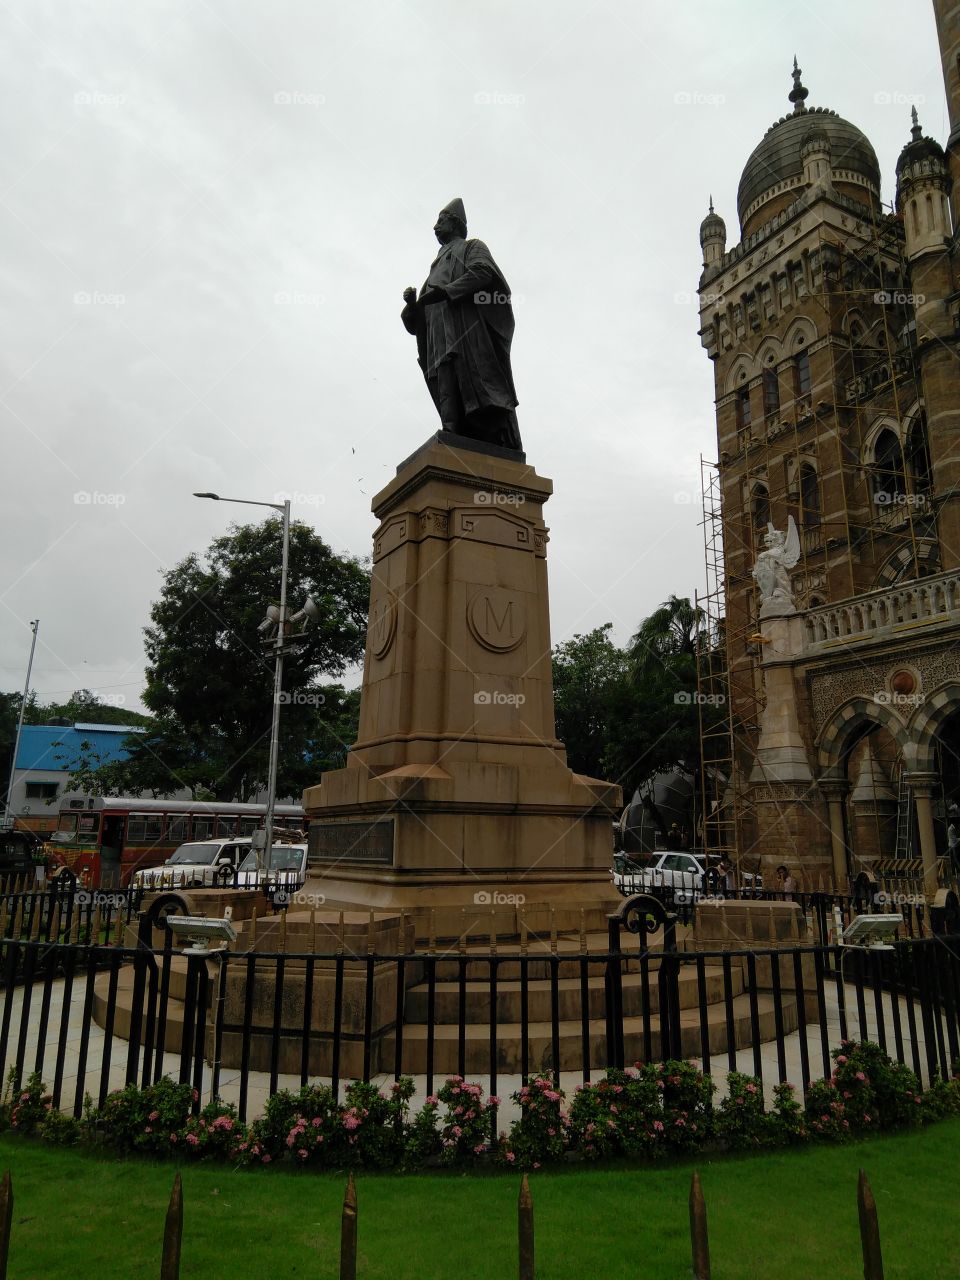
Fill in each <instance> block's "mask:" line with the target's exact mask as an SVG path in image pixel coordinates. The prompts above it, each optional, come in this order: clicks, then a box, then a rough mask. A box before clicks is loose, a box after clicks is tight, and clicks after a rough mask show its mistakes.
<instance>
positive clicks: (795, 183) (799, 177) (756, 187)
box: [737, 58, 880, 235]
mask: <svg viewBox="0 0 960 1280" xmlns="http://www.w3.org/2000/svg"><path fill="white" fill-rule="evenodd" d="M801 74H802V73H801V71H800V68H799V67H798V66H797V60H796V58H794V60H793V88H792V89H791V91H790V95H789V97H790V101H791V102H792V103H793V113H792V114H791V115H789V116H784V117H783V118H782V119H781V120H778V121H777V122H776V124H773V125H771V126H770V128H769V129H768V130H767V132H766V133H765V134H764V136H763V139H762V140H761V142H760V143H759V144H758V146H756V147H755V148H754V150H753V153H752V154H751V156H750V158H749V159H748V160H747V163H746V165H745V166H744V170H743V174H742V176H741V178H740V187H739V189H738V191H737V212H738V214H739V215H740V228H741V231H742V233H743V234H744V235H749V234H750V233H751V232H753V231H756V230H757V228H758V227H760V226H762V225H763V224H764V223H765V222H769V221H770V219H771V218H772V217H773V216H774V215H775V214H777V213H779V212H780V211H781V210H782V209H785V208H786V207H787V205H790V204H792V203H793V202H794V201H795V200H796V199H797V197H798V196H799V195H801V194H802V192H803V191H804V190H808V189H811V188H815V189H819V190H821V191H825V190H828V189H829V188H830V187H831V186H833V187H834V188H835V189H837V190H838V191H840V192H841V193H842V194H843V195H848V196H851V197H852V198H853V199H854V200H858V201H859V202H860V203H861V204H864V205H872V206H873V207H874V208H876V209H878V210H879V207H880V165H879V163H878V161H877V156H876V153H875V152H874V149H873V147H872V146H871V145H870V142H869V139H868V138H867V137H866V136H865V135H864V134H863V133H861V131H860V130H859V129H858V128H857V127H856V125H854V124H851V123H850V121H849V120H844V119H843V118H842V116H838V115H837V113H836V112H835V111H831V110H830V109H829V108H827V107H808V106H807V105H806V99H807V97H808V96H809V90H808V89H807V88H806V87H805V86H804V85H803V84H802V82H801V80H800V76H801Z"/></svg>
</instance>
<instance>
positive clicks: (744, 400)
mask: <svg viewBox="0 0 960 1280" xmlns="http://www.w3.org/2000/svg"><path fill="white" fill-rule="evenodd" d="M752 417H753V415H752V413H751V410H750V388H749V387H741V388H740V390H739V391H738V392H737V428H738V430H740V431H746V430H747V428H748V427H749V426H750V422H751V420H752Z"/></svg>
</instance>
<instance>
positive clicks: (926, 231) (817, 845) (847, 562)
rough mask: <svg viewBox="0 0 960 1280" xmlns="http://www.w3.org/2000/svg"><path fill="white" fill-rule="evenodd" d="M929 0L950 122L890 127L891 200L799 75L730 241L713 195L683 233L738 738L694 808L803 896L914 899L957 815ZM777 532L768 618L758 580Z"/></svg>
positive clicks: (745, 183) (956, 98) (957, 402)
mask: <svg viewBox="0 0 960 1280" xmlns="http://www.w3.org/2000/svg"><path fill="white" fill-rule="evenodd" d="M934 7H935V10H936V17H937V28H938V35H939V41H940V48H941V55H942V59H943V67H944V78H945V83H946V89H947V99H948V104H949V111H950V122H951V130H952V131H951V135H950V138H949V139H947V140H946V143H945V145H942V144H941V143H940V142H939V141H937V140H935V139H934V138H931V137H928V136H925V135H924V132H923V129H922V126H921V123H920V121H919V120H918V118H917V114H916V111H915V110H914V112H913V119H912V128H910V127H909V126H908V125H907V122H906V121H905V130H904V132H905V145H904V148H903V151H902V152H901V155H900V157H899V160H898V162H897V167H896V179H897V185H896V204H895V207H894V208H893V209H890V208H889V207H884V205H883V204H882V202H881V174H880V167H879V164H878V161H877V157H876V154H875V152H874V149H873V147H872V146H871V144H870V141H869V139H868V138H867V137H866V136H865V135H864V134H863V133H862V132H861V130H860V129H859V128H857V126H856V125H855V124H853V123H851V122H850V121H848V120H845V119H843V118H842V117H841V116H839V115H838V114H837V113H836V112H835V111H833V110H830V109H829V108H826V107H817V106H811V105H808V102H807V99H808V97H809V92H808V89H807V88H806V86H805V85H804V84H803V81H802V73H801V70H800V68H799V67H798V66H797V63H796V60H794V69H793V85H792V88H791V90H790V92H789V101H790V103H791V107H792V109H791V110H790V112H789V114H787V115H785V116H783V117H782V118H781V119H779V120H777V121H776V122H775V123H774V124H772V125H771V126H770V128H769V129H768V130H767V131H766V133H765V134H764V136H763V137H762V139H761V140H760V142H759V143H758V144H757V146H756V147H755V148H754V150H753V152H752V153H751V155H750V157H749V159H748V160H747V162H746V165H745V166H744V169H743V174H742V176H741V179H740V184H739V189H738V194H737V215H738V221H739V239H738V240H737V242H736V243H734V244H732V245H729V244H728V243H727V228H726V224H725V222H724V220H723V219H722V218H721V217H720V216H719V215H718V214H717V213H716V212H715V211H714V209H713V202H712V200H711V202H710V212H709V213H708V215H707V217H706V218H705V219H704V221H703V223H702V225H701V231H700V241H701V246H702V249H703V273H702V276H701V278H700V288H699V295H700V337H701V340H702V344H703V346H704V349H705V350H706V352H707V354H708V356H709V357H710V359H711V360H712V361H713V365H714V378H715V394H716V415H717V440H718V469H717V474H716V482H717V489H718V493H719V499H720V501H719V513H718V518H719V521H720V523H721V524H722V545H723V570H722V601H721V608H720V609H719V610H718V611H717V616H718V617H719V616H720V614H722V615H723V634H724V638H725V645H726V665H725V669H724V672H723V681H724V687H725V688H726V690H727V696H728V707H729V713H730V737H729V741H730V742H731V744H732V746H731V748H730V752H729V759H728V761H727V762H726V767H725V768H723V769H721V770H715V771H714V772H715V774H716V775H718V776H723V777H724V778H725V779H726V785H725V787H724V789H723V792H722V794H720V792H719V788H718V793H717V795H715V796H714V797H713V800H712V801H711V802H710V803H711V804H712V805H713V810H714V812H715V813H718V814H723V815H725V821H727V823H728V826H729V829H730V830H731V831H732V832H734V833H735V836H734V837H732V838H731V840H730V844H731V847H733V848H735V850H736V853H737V855H738V856H739V857H740V859H741V860H742V861H743V862H745V863H746V864H747V865H748V866H750V867H751V868H752V866H753V865H755V864H756V863H760V864H761V865H762V866H763V867H764V868H765V869H767V870H768V871H770V872H771V873H772V871H773V869H774V868H775V867H776V866H777V864H779V863H781V862H785V863H787V864H788V865H789V866H790V867H791V868H792V869H794V870H795V871H797V872H799V873H800V875H801V876H802V878H803V880H804V882H805V883H806V884H807V885H808V886H814V887H815V886H816V884H817V883H821V882H822V883H824V884H830V883H832V884H836V885H838V886H839V885H845V884H846V883H847V882H848V881H849V879H850V877H851V876H855V875H857V874H859V873H860V872H862V871H867V872H868V874H871V875H875V874H877V873H878V871H879V872H881V873H882V872H883V871H884V870H887V871H890V870H891V869H893V870H900V871H903V872H907V873H916V874H917V876H918V877H919V875H921V874H922V876H923V878H924V882H925V886H926V889H927V890H928V891H930V892H932V891H933V889H934V887H935V884H936V881H937V878H938V876H939V878H940V880H941V882H942V881H943V879H944V876H945V875H946V873H947V870H948V863H949V859H948V858H947V857H946V855H947V847H948V842H949V840H952V839H953V838H954V836H953V834H952V833H948V828H950V826H951V817H952V815H951V807H952V806H954V805H960V364H958V357H960V350H958V345H960V247H958V232H957V227H958V224H960V9H958V8H957V7H956V6H955V5H953V4H951V3H947V2H946V0H938V2H937V3H935V5H934ZM791 520H792V522H793V525H794V526H795V528H796V530H797V538H796V539H795V543H794V545H795V554H794V556H793V557H791V559H792V561H793V562H792V563H790V565H789V574H790V588H791V594H792V600H790V601H789V603H788V605H786V606H784V607H783V608H780V609H778V610H775V611H774V613H775V614H776V616H768V615H769V614H770V610H769V609H768V608H767V607H766V606H764V607H763V608H761V605H762V602H761V600H760V599H759V598H758V587H757V582H756V580H755V579H754V577H753V573H752V571H753V567H754V565H755V564H756V561H757V557H758V555H759V554H760V552H761V551H762V549H763V546H764V543H763V538H764V535H765V533H766V532H767V531H768V529H769V527H770V525H772V526H773V527H774V528H775V529H777V530H780V531H783V532H787V531H788V530H789V528H790V523H791ZM765 615H767V616H765ZM958 825H960V822H958V823H954V828H955V827H956V826H958ZM771 880H772V875H771Z"/></svg>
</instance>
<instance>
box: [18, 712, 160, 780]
mask: <svg viewBox="0 0 960 1280" xmlns="http://www.w3.org/2000/svg"><path fill="white" fill-rule="evenodd" d="M142 732H143V730H142V729H140V728H137V727H136V726H134V725H129V724H83V725H81V724H77V725H54V724H25V725H24V726H23V732H22V734H21V736H20V750H19V751H18V752H17V769H43V770H47V771H50V772H53V773H63V772H65V771H66V770H69V769H73V768H75V766H76V764H77V762H78V761H79V759H80V757H81V755H86V756H87V758H88V759H89V760H90V761H91V763H92V764H93V766H94V768H95V767H96V765H97V763H98V761H99V763H101V764H109V763H111V762H112V761H114V760H125V759H126V758H127V756H128V755H129V752H128V751H125V750H124V748H123V743H124V741H125V740H126V739H127V738H128V737H129V736H130V735H131V734H134V733H142ZM84 742H86V743H89V749H88V750H87V749H83V748H82V747H81V743H84Z"/></svg>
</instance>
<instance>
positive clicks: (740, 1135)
mask: <svg viewBox="0 0 960 1280" xmlns="http://www.w3.org/2000/svg"><path fill="white" fill-rule="evenodd" d="M832 1056H833V1061H834V1068H833V1073H832V1074H831V1076H830V1077H829V1078H827V1079H824V1080H817V1081H814V1082H812V1083H811V1084H810V1085H808V1088H807V1094H806V1100H805V1104H801V1102H800V1101H799V1100H798V1098H797V1096H796V1091H795V1089H794V1087H793V1085H791V1084H788V1083H782V1084H779V1085H777V1087H776V1088H775V1089H774V1103H773V1106H772V1108H769V1109H768V1108H767V1106H766V1102H765V1100H764V1093H763V1086H762V1082H761V1081H760V1080H759V1079H758V1078H756V1077H754V1076H749V1075H744V1074H742V1073H740V1072H736V1071H734V1072H731V1073H730V1074H729V1075H728V1076H727V1077H726V1082H727V1092H726V1096H725V1097H724V1098H723V1100H722V1101H721V1102H720V1104H719V1105H718V1106H715V1105H714V1093H715V1092H716V1085H715V1083H714V1081H713V1080H712V1079H711V1078H710V1077H709V1076H705V1075H704V1074H703V1072H702V1071H700V1070H699V1069H698V1067H697V1066H696V1064H695V1063H693V1062H657V1063H646V1064H643V1065H641V1064H640V1063H637V1064H636V1066H634V1067H631V1068H627V1069H625V1070H610V1071H607V1072H606V1073H605V1074H604V1076H603V1077H602V1078H601V1079H599V1080H597V1081H595V1082H591V1083H590V1084H583V1085H580V1086H579V1087H578V1088H577V1090H576V1091H575V1093H574V1095H573V1097H572V1099H571V1100H570V1103H569V1106H568V1105H567V1099H566V1097H565V1095H564V1093H563V1091H562V1090H561V1089H560V1088H559V1087H557V1085H556V1084H555V1083H554V1081H553V1080H552V1079H551V1078H550V1077H548V1076H544V1075H538V1076H534V1077H532V1078H531V1079H529V1080H527V1081H526V1082H525V1083H524V1085H523V1087H522V1088H521V1089H520V1090H519V1091H518V1092H517V1093H515V1094H513V1100H514V1102H516V1103H517V1105H518V1107H519V1110H520V1115H519V1118H518V1119H517V1120H516V1121H515V1122H514V1123H513V1125H511V1127H510V1130H509V1132H500V1133H499V1134H498V1135H497V1136H496V1138H494V1135H495V1134H497V1129H496V1116H497V1109H498V1107H499V1106H500V1099H499V1098H496V1097H486V1098H485V1097H484V1094H483V1090H482V1089H481V1087H480V1085H479V1084H471V1083H470V1082H469V1081H466V1080H463V1079H462V1078H461V1077H460V1076H451V1077H450V1078H449V1079H448V1080H447V1081H446V1083H445V1084H444V1085H443V1087H442V1088H441V1089H440V1090H439V1091H438V1093H437V1094H436V1095H435V1096H431V1097H429V1098H427V1100H426V1102H425V1103H424V1105H423V1106H422V1107H421V1108H420V1109H419V1111H417V1112H416V1113H415V1114H411V1109H410V1099H411V1097H412V1096H413V1090H414V1085H413V1081H412V1080H411V1079H409V1078H408V1077H405V1078H403V1079H401V1080H398V1081H396V1082H395V1083H394V1085H393V1086H392V1087H391V1088H390V1089H385V1090H381V1089H378V1088H377V1087H376V1086H375V1085H372V1084H365V1083H363V1082H362V1081H359V1080H355V1081H353V1082H352V1083H351V1084H349V1085H348V1086H347V1088H346V1090H345V1093H344V1097H343V1099H342V1100H341V1101H338V1100H337V1099H336V1098H334V1096H333V1093H332V1092H331V1090H330V1089H329V1088H327V1086H326V1085H319V1084H313V1085H307V1086H305V1087H304V1088H302V1089H300V1090H299V1091H297V1092H292V1091H290V1090H283V1091H281V1092H280V1093H277V1094H275V1095H274V1096H273V1097H272V1098H271V1099H270V1101H269V1102H268V1103H267V1106H266V1109H265V1111H264V1114H263V1115H262V1116H261V1117H260V1118H259V1119H257V1120H255V1121H253V1123H252V1124H244V1123H243V1122H242V1121H241V1120H240V1119H239V1118H238V1116H237V1113H236V1109H235V1108H234V1107H233V1106H231V1105H229V1104H227V1103H224V1102H220V1101H214V1102H211V1103H209V1104H208V1105H207V1106H205V1107H203V1108H202V1109H200V1110H199V1111H198V1112H197V1114H194V1108H195V1107H196V1105H197V1102H198V1099H197V1097H196V1094H195V1092H194V1091H193V1090H192V1089H191V1087H190V1086H189V1085H185V1084H175V1083H174V1082H173V1081H172V1080H169V1079H167V1078H164V1079H162V1080H159V1081H158V1082H157V1083H156V1084H153V1085H149V1086H148V1087H146V1088H143V1089H141V1088H138V1087H137V1086H136V1085H128V1086H127V1087H126V1088H125V1089H121V1090H118V1091H117V1092H115V1093H112V1094H110V1095H109V1097H108V1098H107V1099H106V1101H105V1102H104V1105H103V1106H102V1107H101V1108H100V1109H99V1110H96V1109H95V1108H94V1107H93V1106H92V1104H91V1103H90V1100H89V1099H88V1100H87V1105H86V1106H85V1108H84V1113H83V1116H82V1117H81V1118H80V1119H74V1118H73V1117H72V1116H67V1115H63V1114H62V1113H61V1112H60V1111H57V1110H55V1109H54V1107H53V1104H52V1100H51V1098H50V1096H49V1094H48V1093H47V1091H46V1089H45V1087H44V1085H43V1082H42V1081H41V1079H40V1078H39V1076H37V1075H32V1076H30V1077H29V1078H28V1079H27V1081H26V1083H23V1084H21V1082H20V1081H18V1080H17V1079H16V1076H15V1074H14V1073H12V1072H11V1076H10V1079H9V1081H8V1088H7V1092H6V1094H5V1096H4V1099H3V1101H2V1103H0V1130H3V1129H10V1130H13V1131H15V1132H18V1133H24V1134H28V1135H29V1134H33V1135H36V1136H38V1137H40V1138H41V1139H43V1140H45V1141H48V1142H53V1143H58V1144H61V1145H77V1144H80V1143H91V1144H100V1145H102V1146H105V1147H109V1148H112V1149H113V1150H116V1151H118V1152H124V1153H135V1152H142V1153H146V1154H152V1155H160V1154H168V1153H170V1152H176V1154H177V1156H178V1157H179V1158H181V1159H182V1158H188V1159H195V1160H202V1159H207V1160H221V1161H229V1162H231V1163H233V1164H235V1165H238V1166H239V1165H255V1166H264V1165H271V1164H275V1163H280V1162H287V1163H293V1164H297V1165H301V1166H307V1165H309V1166H311V1167H314V1168H321V1169H348V1168H354V1169H360V1168H363V1169H417V1168H423V1167H424V1166H428V1165H449V1166H456V1167H460V1168H463V1167H469V1166H471V1165H479V1164H487V1165H489V1164H491V1163H492V1164H496V1165H500V1166H502V1167H505V1168H517V1169H539V1168H541V1167H542V1166H543V1165H545V1164H551V1163H556V1162H557V1161H560V1160H570V1159H581V1160H602V1159H607V1158H613V1157H617V1158H623V1157H626V1158H629V1159H643V1160H654V1159H658V1158H663V1157H667V1156H672V1155H682V1154H689V1153H692V1152H696V1151H700V1150H704V1149H712V1150H717V1149H721V1150H724V1149H726V1150H742V1149H751V1148H760V1147H776V1146H787V1145H790V1144H797V1143H805V1142H843V1141H846V1140H848V1139H850V1138H852V1137H860V1136H863V1135H864V1134H869V1133H873V1132H879V1131H882V1130H890V1129H896V1128H904V1127H907V1126H915V1125H919V1124H922V1123H925V1122H929V1121H933V1120H937V1119H940V1118H941V1117H943V1116H946V1115H954V1114H960V1078H958V1077H957V1074H956V1069H955V1074H954V1077H953V1078H952V1079H950V1080H937V1081H935V1082H934V1084H933V1085H932V1086H931V1087H930V1088H929V1089H927V1090H926V1091H924V1090H922V1089H921V1087H920V1083H919V1081H918V1080H917V1077H916V1075H915V1074H914V1073H913V1072H912V1071H911V1070H910V1069H909V1068H908V1067H906V1066H904V1065H903V1064H901V1063H897V1062H893V1061H892V1060H891V1059H890V1058H889V1057H888V1056H887V1054H886V1053H884V1052H883V1050H882V1049H880V1047H879V1046H878V1045H875V1044H871V1043H870V1042H868V1041H850V1040H847V1041H844V1042H843V1043H842V1044H841V1045H840V1047H839V1048H838V1049H835V1050H834V1051H833V1055H832Z"/></svg>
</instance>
